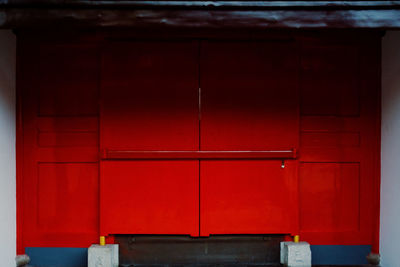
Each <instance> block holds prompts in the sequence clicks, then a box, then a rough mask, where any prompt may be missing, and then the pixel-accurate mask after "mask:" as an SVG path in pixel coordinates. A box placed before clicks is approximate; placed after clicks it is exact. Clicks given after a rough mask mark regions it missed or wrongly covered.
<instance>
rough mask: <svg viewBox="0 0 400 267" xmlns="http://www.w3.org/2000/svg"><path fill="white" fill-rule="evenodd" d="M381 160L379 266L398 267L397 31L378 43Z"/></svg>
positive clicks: (399, 133) (399, 89)
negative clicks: (379, 55) (379, 47)
mask: <svg viewBox="0 0 400 267" xmlns="http://www.w3.org/2000/svg"><path fill="white" fill-rule="evenodd" d="M381 156H382V162H381V163H382V167H381V169H382V170H381V175H382V176H381V179H382V182H381V218H380V254H381V258H382V261H381V263H382V264H381V265H382V266H384V267H398V266H400V246H399V240H400V31H388V32H387V33H386V35H385V36H384V38H383V41H382V151H381Z"/></svg>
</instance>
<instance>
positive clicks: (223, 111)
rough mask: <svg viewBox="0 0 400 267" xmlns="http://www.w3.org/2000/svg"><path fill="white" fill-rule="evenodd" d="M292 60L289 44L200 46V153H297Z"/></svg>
mask: <svg viewBox="0 0 400 267" xmlns="http://www.w3.org/2000/svg"><path fill="white" fill-rule="evenodd" d="M296 58H297V56H296V52H295V46H294V45H293V43H291V42H276V43H274V42H202V46H201V70H200V73H201V80H200V86H201V128H200V130H201V131H200V132H201V133H200V138H201V149H202V150H274V149H278V150H281V149H293V148H296V147H297V146H298V102H299V101H298V81H297V70H296V69H297V65H296V64H297V59H296Z"/></svg>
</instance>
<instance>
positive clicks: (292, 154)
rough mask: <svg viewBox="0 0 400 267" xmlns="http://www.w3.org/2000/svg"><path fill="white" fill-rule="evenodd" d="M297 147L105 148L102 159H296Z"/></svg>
mask: <svg viewBox="0 0 400 267" xmlns="http://www.w3.org/2000/svg"><path fill="white" fill-rule="evenodd" d="M296 154H297V153H296V149H291V150H264V151H136V150H135V151H132V150H104V151H103V152H102V157H101V158H102V159H295V158H296V156H297V155H296Z"/></svg>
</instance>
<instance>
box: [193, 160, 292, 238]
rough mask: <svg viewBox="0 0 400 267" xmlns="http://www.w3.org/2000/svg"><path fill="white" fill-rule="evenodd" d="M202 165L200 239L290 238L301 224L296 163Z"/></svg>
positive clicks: (230, 162)
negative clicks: (240, 236) (213, 236)
mask: <svg viewBox="0 0 400 267" xmlns="http://www.w3.org/2000/svg"><path fill="white" fill-rule="evenodd" d="M282 167H283V166H282V162H281V161H279V160H221V161H219V160H205V161H201V162H200V173H201V177H200V184H201V187H200V211H201V213H200V235H202V236H207V235H210V234H263V233H264V234H271V233H292V232H293V230H294V227H296V224H297V219H296V217H295V216H296V212H295V206H294V205H293V203H295V202H294V201H295V197H296V183H297V182H296V181H297V180H296V163H295V162H294V161H287V162H285V166H284V168H282Z"/></svg>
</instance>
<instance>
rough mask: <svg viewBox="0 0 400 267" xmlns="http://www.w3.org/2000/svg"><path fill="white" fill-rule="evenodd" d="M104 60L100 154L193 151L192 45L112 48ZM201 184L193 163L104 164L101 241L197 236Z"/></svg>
mask: <svg viewBox="0 0 400 267" xmlns="http://www.w3.org/2000/svg"><path fill="white" fill-rule="evenodd" d="M102 57H103V60H102V82H101V99H102V102H101V113H100V123H101V126H100V127H101V138H100V142H101V143H100V147H101V149H102V150H105V151H108V152H110V151H114V152H118V151H119V152H121V151H122V152H123V151H129V152H135V151H171V150H172V151H176V150H179V151H192V150H198V147H199V132H198V129H199V128H198V125H199V122H198V117H199V109H198V106H199V105H198V45H197V42H158V41H157V42H127V43H110V44H108V45H106V46H105V48H104V51H103V56H102ZM198 179H199V178H198V161H196V160H187V161H179V160H171V161H162V160H140V159H139V160H134V161H131V160H126V159H125V160H122V161H112V160H104V161H102V163H101V203H100V211H101V216H102V221H101V232H102V234H104V235H107V234H190V235H193V236H197V235H198V233H199V220H198V217H199V195H198V191H199V182H198Z"/></svg>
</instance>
